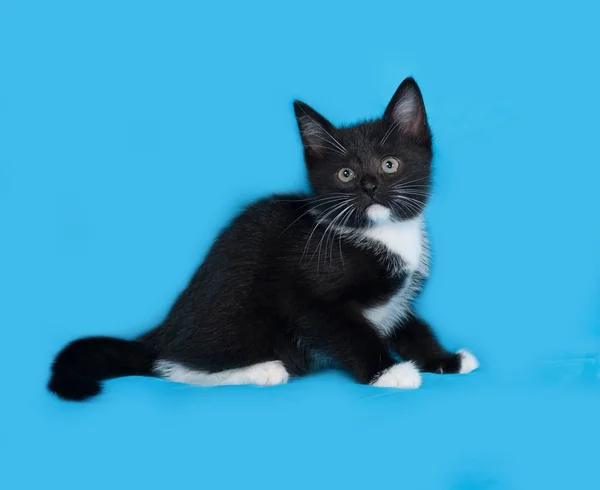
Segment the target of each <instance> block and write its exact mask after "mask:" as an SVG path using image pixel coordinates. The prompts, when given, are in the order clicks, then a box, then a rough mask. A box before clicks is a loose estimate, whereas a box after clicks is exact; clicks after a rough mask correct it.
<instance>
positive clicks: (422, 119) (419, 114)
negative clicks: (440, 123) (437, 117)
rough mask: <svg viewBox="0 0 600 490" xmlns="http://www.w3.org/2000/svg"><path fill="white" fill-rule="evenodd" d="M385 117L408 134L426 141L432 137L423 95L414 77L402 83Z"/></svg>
mask: <svg viewBox="0 0 600 490" xmlns="http://www.w3.org/2000/svg"><path fill="white" fill-rule="evenodd" d="M383 118H384V119H385V120H387V121H388V122H389V123H391V124H393V125H394V126H395V127H397V128H398V129H399V131H400V132H401V133H403V134H405V135H407V136H410V137H412V138H416V139H419V140H425V141H427V140H429V139H430V138H431V133H430V131H429V125H428V124H427V113H426V112H425V104H424V102H423V96H422V95H421V90H419V86H418V85H417V82H415V80H414V78H412V77H409V78H405V79H404V81H403V82H402V83H401V84H400V86H399V87H398V90H396V93H395V94H394V96H393V97H392V100H391V101H390V103H389V104H388V106H387V108H386V110H385V113H384V114H383Z"/></svg>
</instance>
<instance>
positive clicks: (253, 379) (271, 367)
mask: <svg viewBox="0 0 600 490" xmlns="http://www.w3.org/2000/svg"><path fill="white" fill-rule="evenodd" d="M248 377H249V378H250V383H251V384H255V385H259V386H273V385H281V384H284V383H287V382H288V380H289V379H290V375H289V373H288V372H287V369H285V366H284V365H283V363H282V362H281V361H268V362H261V363H260V364H255V365H254V366H251V367H250V368H249V369H248Z"/></svg>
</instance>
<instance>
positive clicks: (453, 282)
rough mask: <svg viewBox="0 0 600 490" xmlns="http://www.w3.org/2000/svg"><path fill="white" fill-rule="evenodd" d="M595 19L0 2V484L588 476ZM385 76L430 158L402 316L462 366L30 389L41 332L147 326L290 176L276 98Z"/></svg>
mask: <svg viewBox="0 0 600 490" xmlns="http://www.w3.org/2000/svg"><path fill="white" fill-rule="evenodd" d="M598 14H599V12H598V7H594V6H593V2H591V1H590V2H587V3H584V2H578V1H571V2H568V3H565V2H556V3H555V4H551V3H550V4H549V3H547V2H537V3H534V2H521V1H519V2H517V1H504V2H502V3H500V2H498V3H497V4H496V5H491V4H489V3H488V2H468V3H465V2H446V1H439V2H431V1H419V2H414V1H413V2H403V1H402V2H399V1H394V2H387V3H380V2H375V1H370V2H367V3H363V4H362V5H361V4H359V3H356V4H355V5H352V4H351V3H348V2H340V1H336V2H325V1H323V0H320V1H315V2H313V1H310V0H302V1H301V2H296V3H288V2H278V3H275V2H273V3H271V4H266V3H260V2H244V3H242V2H238V3H232V2H222V3H217V2H195V1H177V2H149V1H143V2H142V1H139V2H133V1H127V2H124V1H110V2H107V1H103V2H80V1H73V2H66V1H53V2H38V3H31V2H29V1H22V0H21V1H18V2H17V1H6V0H2V2H1V3H0V50H1V51H0V233H1V236H0V238H1V242H0V328H1V338H2V348H1V351H2V354H1V356H0V364H1V366H2V389H1V393H2V395H1V397H2V403H1V404H0V415H1V416H0V451H1V452H2V454H1V455H0V468H1V471H0V487H1V488H10V489H21V488H25V489H29V488H54V487H55V486H56V487H59V488H62V489H79V488H86V489H96V488H102V489H106V488H146V489H152V488H167V487H168V488H171V489H177V488H264V489H271V488H272V489H282V488H285V489H287V488H380V487H385V488H411V489H438V488H444V489H469V488H494V489H497V488H511V489H530V488H584V487H585V488H590V487H593V486H596V485H597V484H598V479H597V475H598V473H597V465H598V453H599V448H598V440H599V436H600V426H599V424H598V414H599V413H600V403H599V402H600V390H599V387H600V378H599V373H600V364H599V359H600V357H599V353H600V253H599V251H600V226H599V219H598V211H599V210H600V192H598V183H599V180H600V165H599V164H600V161H599V157H598V144H597V141H598V137H599V136H598V134H599V133H598V130H599V124H598V115H599V111H600V97H599V94H600V90H599V89H598V87H599V86H600V75H599V72H598V46H599V45H600V36H599V34H598V25H597V19H598ZM408 75H413V76H415V77H416V79H417V81H418V82H419V84H420V85H421V88H422V90H423V93H424V96H425V101H426V104H427V108H428V111H429V115H430V122H431V125H432V127H433V130H434V132H435V136H436V146H437V156H436V168H437V171H436V172H437V173H436V175H437V179H436V195H435V198H434V199H433V201H432V203H431V206H430V208H429V223H430V231H431V239H432V243H433V253H434V268H433V275H432V279H431V282H430V284H429V286H428V288H427V290H426V291H425V294H424V295H423V297H422V301H421V302H420V309H421V311H422V313H423V315H424V316H425V317H426V318H428V319H429V320H431V322H432V323H433V324H434V325H435V326H436V328H437V330H438V332H439V334H440V336H441V338H442V339H443V341H444V342H445V343H446V344H447V345H448V347H450V348H453V349H458V348H461V347H468V348H469V349H471V350H472V351H473V352H474V353H475V354H476V355H477V356H478V357H479V359H480V361H481V364H482V367H481V370H480V371H478V372H476V373H474V374H472V375H469V376H444V377H440V376H434V375H425V376H424V384H423V387H422V388H421V389H420V390H417V391H410V392H400V391H394V390H382V389H375V388H371V387H366V386H359V385H357V384H354V383H353V382H352V381H351V380H350V379H349V378H347V377H346V376H344V375H343V374H340V373H335V372H328V373H323V374H319V375H315V376H311V377H309V378H306V379H302V380H298V381H293V382H292V383H290V384H289V385H285V386H278V387H274V388H269V389H260V388H255V387H249V386H244V387H221V388H215V389H202V388H195V387H188V386H183V385H176V384H169V383H166V382H163V381H160V380H153V379H121V380H115V381H113V382H110V383H108V384H107V387H106V388H107V389H106V392H105V394H104V395H103V396H101V397H99V398H97V399H95V400H94V401H92V402H91V403H87V404H69V403H65V402H61V401H59V400H57V399H55V398H53V397H52V396H50V395H49V394H48V393H47V392H46V391H45V383H46V380H47V377H48V369H49V364H50V362H51V359H52V356H53V355H54V354H55V353H56V352H57V350H58V349H59V348H61V347H62V346H63V345H64V344H65V343H66V342H67V341H69V340H72V339H73V338H75V337H77V336H82V335H88V334H105V335H115V336H125V337H131V336H134V335H136V334H138V333H139V332H142V331H143V330H145V329H147V328H149V327H151V326H153V325H154V324H156V323H157V322H159V321H160V319H161V318H162V317H163V315H164V314H165V313H166V311H167V309H168V308H169V306H170V304H171V302H172V301H173V300H174V298H175V297H176V295H177V294H178V292H179V291H180V290H181V289H182V288H183V287H184V286H185V284H186V282H187V280H188V279H189V277H190V275H191V274H192V273H193V271H194V269H195V267H196V266H197V265H198V264H199V262H200V261H201V259H202V256H203V254H204V253H205V252H206V250H207V248H208V247H209V245H210V243H211V241H212V240H213V239H214V237H215V235H216V233H217V232H218V230H219V229H220V228H221V227H222V226H223V225H224V224H225V223H226V222H227V220H228V219H230V218H231V217H232V216H233V215H234V214H235V213H236V212H237V211H238V210H239V209H240V208H241V207H242V206H243V205H244V204H246V203H248V202H249V201H250V200H252V199H254V198H256V197H258V196H262V195H264V194H267V193H270V192H275V191H287V190H296V189H300V188H302V187H303V186H304V185H305V183H304V169H303V163H302V160H301V148H300V143H299V138H298V135H297V130H296V127H295V121H294V119H293V113H292V108H291V101H292V99H293V98H301V99H302V100H305V101H306V102H308V103H309V104H311V105H313V106H314V107H315V108H316V109H317V110H319V111H321V112H322V113H323V114H325V115H326V116H328V117H330V118H331V120H333V121H334V122H337V123H341V122H352V121H354V120H357V119H360V118H365V117H371V116H376V115H378V114H380V112H381V111H382V110H383V109H384V107H385V105H386V104H387V102H388V100H389V98H390V97H391V96H392V94H393V92H394V90H395V89H396V87H397V85H398V84H399V83H400V82H401V80H402V79H403V78H404V77H405V76H408ZM259 155H260V157H259Z"/></svg>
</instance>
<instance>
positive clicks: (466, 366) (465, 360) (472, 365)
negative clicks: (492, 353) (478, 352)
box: [456, 349, 479, 374]
mask: <svg viewBox="0 0 600 490" xmlns="http://www.w3.org/2000/svg"><path fill="white" fill-rule="evenodd" d="M456 354H458V356H459V357H460V367H459V369H458V372H459V374H468V373H470V372H471V371H474V370H475V369H477V368H478V367H479V361H478V360H477V358H476V357H475V356H474V355H473V354H471V353H470V352H469V351H468V350H467V349H461V350H459V351H458V352H457V353H456Z"/></svg>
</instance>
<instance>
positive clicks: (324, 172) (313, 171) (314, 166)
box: [294, 78, 433, 227]
mask: <svg viewBox="0 0 600 490" xmlns="http://www.w3.org/2000/svg"><path fill="white" fill-rule="evenodd" d="M294 111H295V113H296V119H297V121H298V127H299V129H300V135H301V137H302V143H303V145H304V157H305V161H306V166H307V169H308V177H309V181H310V183H311V186H312V188H313V190H314V192H315V195H316V198H315V206H316V207H315V211H314V212H315V213H316V214H319V215H320V217H321V219H323V221H327V222H331V221H335V223H336V224H337V225H344V226H355V227H361V226H370V225H372V224H376V223H382V222H386V221H401V220H406V219H410V218H413V217H415V216H417V215H419V214H420V213H421V212H422V211H423V208H424V207H425V204H426V202H427V198H428V196H429V189H430V178H431V159H432V155H433V152H432V143H431V132H430V130H429V125H428V123H427V114H426V112H425V105H424V104H423V98H422V96H421V91H420V90H419V87H418V85H417V84H416V82H415V81H414V80H413V79H412V78H407V79H405V80H404V81H403V82H402V83H401V84H400V86H399V87H398V90H396V93H395V94H394V96H393V97H392V100H391V101H390V103H389V104H388V106H387V108H386V110H385V112H384V114H383V117H382V118H380V119H376V120H373V121H367V122H363V123H359V124H355V125H352V126H345V127H334V126H333V125H332V124H331V123H330V122H329V121H328V120H327V119H325V118H324V117H323V116H321V115H320V114H319V113H318V112H316V111H315V110H314V109H312V108H311V107H309V106H308V105H306V104H304V103H302V102H299V101H296V102H294ZM328 213H329V214H328Z"/></svg>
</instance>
